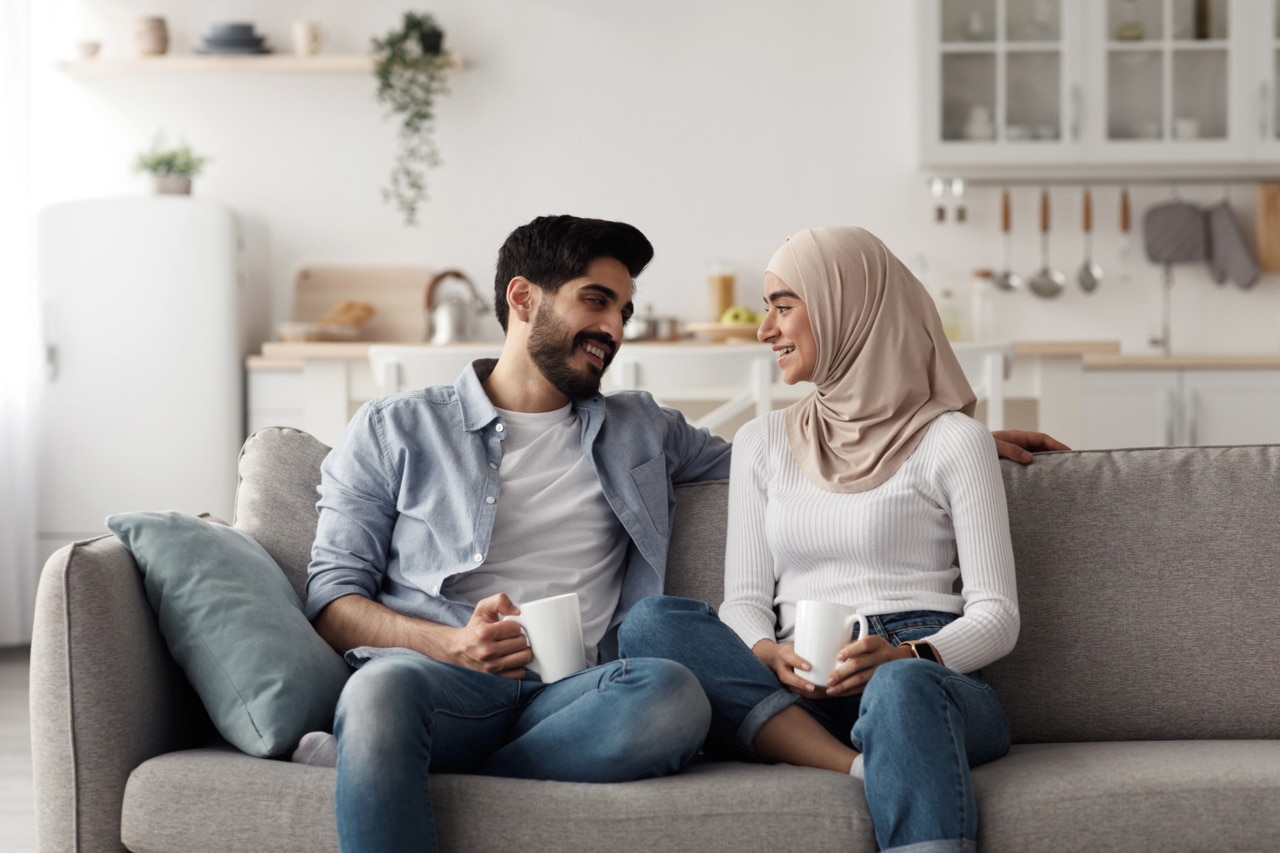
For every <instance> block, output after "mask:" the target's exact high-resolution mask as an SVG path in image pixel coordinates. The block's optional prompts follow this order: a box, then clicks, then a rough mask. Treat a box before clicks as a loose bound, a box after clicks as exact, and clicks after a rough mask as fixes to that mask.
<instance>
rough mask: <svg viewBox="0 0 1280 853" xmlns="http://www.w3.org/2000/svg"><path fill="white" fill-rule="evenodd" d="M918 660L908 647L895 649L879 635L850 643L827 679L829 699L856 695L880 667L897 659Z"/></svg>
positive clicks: (842, 651) (895, 647)
mask: <svg viewBox="0 0 1280 853" xmlns="http://www.w3.org/2000/svg"><path fill="white" fill-rule="evenodd" d="M909 657H915V655H913V654H912V653H911V649H910V648H908V647H907V646H895V645H893V644H892V643H890V642H889V641H888V640H886V639H885V638H884V637H881V636H879V635H878V634H871V635H869V636H866V637H862V638H859V639H857V640H854V641H853V642H852V643H848V644H846V645H845V647H844V648H842V649H841V650H840V653H839V654H838V655H836V660H838V661H842V663H840V664H838V665H837V666H836V669H835V672H833V673H831V677H830V678H828V679H827V689H826V695H827V696H856V695H857V694H859V693H861V692H862V691H863V690H865V689H866V687H867V682H868V681H870V680H871V676H872V675H874V674H875V671H876V667H878V666H880V665H882V664H886V663H888V662H889V661H893V660H902V659H904V658H909Z"/></svg>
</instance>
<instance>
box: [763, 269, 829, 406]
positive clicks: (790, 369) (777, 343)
mask: <svg viewBox="0 0 1280 853" xmlns="http://www.w3.org/2000/svg"><path fill="white" fill-rule="evenodd" d="M764 303H765V305H766V306H767V308H768V313H766V314H765V315H764V322H763V323H761V324H760V328H759V329H758V330H757V331H756V337H757V338H758V339H759V340H760V341H761V342H762V343H766V344H769V345H770V346H771V347H773V351H774V352H775V353H777V356H778V367H779V369H781V370H782V381H783V382H785V383H787V384H788V385H794V384H796V383H797V382H803V381H805V380H806V379H808V378H809V377H810V376H812V375H813V367H814V365H815V364H817V362H818V345H817V343H815V342H814V340H813V329H812V328H810V326H809V309H808V308H807V307H805V304H804V301H803V300H801V299H800V297H799V296H797V295H796V293H795V291H794V290H792V289H791V288H790V287H788V286H787V285H786V283H785V282H783V280H782V279H780V278H778V277H777V276H776V275H774V274H773V273H771V272H767V273H765V274H764Z"/></svg>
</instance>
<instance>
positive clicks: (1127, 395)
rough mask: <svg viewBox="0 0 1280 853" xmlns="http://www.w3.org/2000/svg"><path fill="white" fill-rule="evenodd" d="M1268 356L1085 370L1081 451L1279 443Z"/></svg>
mask: <svg viewBox="0 0 1280 853" xmlns="http://www.w3.org/2000/svg"><path fill="white" fill-rule="evenodd" d="M1272 361H1275V362H1276V363H1275V364H1272V365H1271V366H1262V367H1251V368H1226V367H1224V368H1216V367H1176V368H1173V367H1171V368H1156V369H1145V368H1136V369H1114V370H1113V369H1101V370H1098V369H1090V370H1086V371H1085V379H1084V442H1083V443H1082V445H1081V449H1095V450H1097V449H1107V448H1115V447H1184V446H1207V445H1230V444H1275V443H1280V360H1276V359H1272Z"/></svg>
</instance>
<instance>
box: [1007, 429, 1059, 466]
mask: <svg viewBox="0 0 1280 853" xmlns="http://www.w3.org/2000/svg"><path fill="white" fill-rule="evenodd" d="M991 437H992V438H994V439H995V441H996V453H997V454H999V455H1000V456H1003V457H1004V458H1005V459H1012V460H1013V461H1014V462H1019V463H1021V464H1023V465H1028V464H1030V463H1031V460H1032V459H1034V458H1035V457H1033V456H1032V455H1031V454H1032V453H1033V452H1034V453H1039V452H1041V451H1045V450H1070V449H1071V448H1070V447H1067V446H1066V445H1065V444H1063V443H1062V442H1061V441H1058V440H1057V439H1056V438H1054V437H1053V436H1050V435H1045V434H1044V433H1042V432H1027V431H1025V430H1020V429H998V430H996V431H994V432H993V433H991Z"/></svg>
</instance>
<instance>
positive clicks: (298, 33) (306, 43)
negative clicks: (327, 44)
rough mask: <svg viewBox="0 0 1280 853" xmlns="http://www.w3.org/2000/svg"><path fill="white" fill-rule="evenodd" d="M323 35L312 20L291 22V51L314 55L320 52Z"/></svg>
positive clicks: (302, 54) (301, 54) (303, 54)
mask: <svg viewBox="0 0 1280 853" xmlns="http://www.w3.org/2000/svg"><path fill="white" fill-rule="evenodd" d="M323 42H324V35H323V33H322V32H321V31H320V25H319V24H317V23H315V22H313V21H294V22H293V52H294V53H296V54H297V55H298V56H314V55H316V54H317V53H319V52H320V45H321V44H322V43H323Z"/></svg>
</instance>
